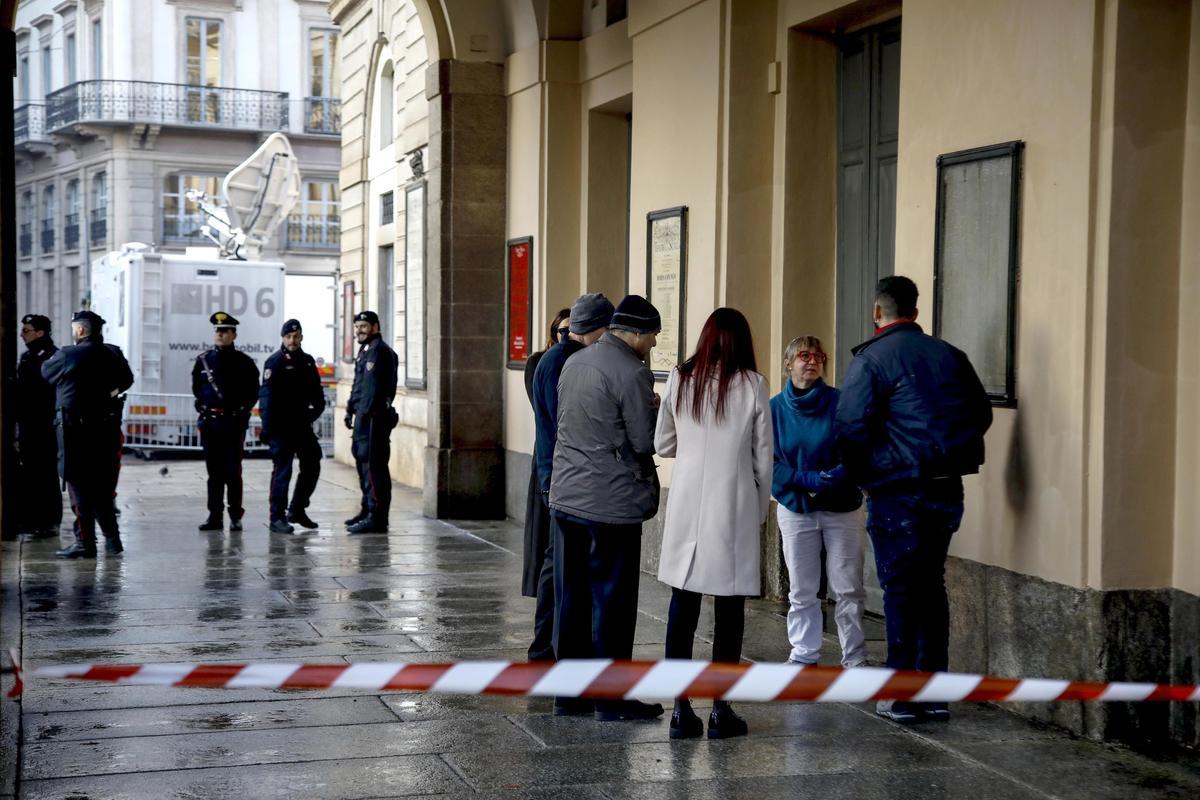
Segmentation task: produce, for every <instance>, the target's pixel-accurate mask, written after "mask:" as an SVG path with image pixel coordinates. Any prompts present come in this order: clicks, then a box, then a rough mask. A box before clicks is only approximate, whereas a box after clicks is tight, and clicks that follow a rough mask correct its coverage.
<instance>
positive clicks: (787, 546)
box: [778, 504, 867, 667]
mask: <svg viewBox="0 0 1200 800" xmlns="http://www.w3.org/2000/svg"><path fill="white" fill-rule="evenodd" d="M778 508H779V512H778V519H779V532H780V535H781V536H782V538H783V560H784V562H785V563H786V564H787V568H788V578H789V579H790V580H791V585H792V591H791V593H790V594H789V595H788V599H789V600H791V605H792V607H791V608H790V609H789V610H788V625H787V627H788V639H789V640H790V641H791V643H792V656H791V658H792V660H793V661H799V662H801V663H803V664H815V663H816V662H817V659H818V657H819V656H820V655H821V632H822V628H823V627H824V625H823V620H822V615H821V603H820V601H819V600H817V590H818V589H819V588H820V586H821V545H822V544H823V545H824V546H825V572H826V575H827V580H828V589H829V594H831V595H833V596H835V597H836V598H837V605H836V606H835V608H834V615H833V616H834V620H836V622H837V629H838V639H839V640H840V641H841V644H842V666H846V667H853V666H859V665H861V664H863V663H864V662H865V661H866V660H867V644H866V635H865V634H864V633H863V604H864V601H865V599H866V591H865V590H864V589H863V547H864V543H865V538H866V523H865V520H866V516H865V515H864V514H863V510H862V509H861V508H860V509H858V510H856V511H846V512H835V511H815V512H813V513H811V514H797V513H796V512H794V511H791V510H790V509H788V508H785V507H784V506H783V504H779V505H778Z"/></svg>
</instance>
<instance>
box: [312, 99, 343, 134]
mask: <svg viewBox="0 0 1200 800" xmlns="http://www.w3.org/2000/svg"><path fill="white" fill-rule="evenodd" d="M304 132H305V133H327V134H330V135H332V136H336V135H338V134H340V133H341V132H342V101H341V100H340V99H339V98H337V97H306V98H304Z"/></svg>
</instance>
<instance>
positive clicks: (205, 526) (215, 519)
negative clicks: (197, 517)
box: [199, 514, 225, 531]
mask: <svg viewBox="0 0 1200 800" xmlns="http://www.w3.org/2000/svg"><path fill="white" fill-rule="evenodd" d="M224 528H225V524H224V523H222V522H221V518H220V517H219V516H215V515H212V514H210V515H209V517H208V519H206V520H204V522H201V523H200V526H199V530H202V531H219V530H224Z"/></svg>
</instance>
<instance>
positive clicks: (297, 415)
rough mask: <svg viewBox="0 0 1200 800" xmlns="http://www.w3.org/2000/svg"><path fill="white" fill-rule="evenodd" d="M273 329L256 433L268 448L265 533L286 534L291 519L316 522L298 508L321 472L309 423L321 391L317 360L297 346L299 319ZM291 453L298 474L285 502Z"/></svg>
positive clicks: (321, 405) (320, 403)
mask: <svg viewBox="0 0 1200 800" xmlns="http://www.w3.org/2000/svg"><path fill="white" fill-rule="evenodd" d="M279 334H280V335H281V336H282V337H283V347H281V348H280V349H279V350H278V351H276V352H275V353H273V354H272V355H271V357H270V358H268V359H267V363H266V365H265V366H264V367H263V380H262V388H261V389H259V391H258V415H259V418H260V419H262V434H261V438H262V440H263V441H264V442H266V443H267V446H268V447H270V448H271V461H272V462H273V464H274V466H273V468H272V470H271V532H272V533H292V532H293V531H295V528H293V527H292V524H291V523H293V522H294V523H296V524H297V525H301V526H303V527H305V528H309V529H312V528H315V527H317V523H315V522H313V521H312V520H311V519H309V517H308V514H307V513H305V511H304V509H306V508H307V507H308V499H309V498H310V497H312V493H313V490H314V489H316V488H317V478H318V477H320V475H321V443H320V442H319V441H317V434H316V433H314V432H313V423H314V422H316V421H317V420H318V419H319V418H320V417H321V412H322V411H324V410H325V390H324V389H322V388H321V373H320V372H318V371H317V362H316V361H315V360H314V359H313V357H312V356H310V355H309V354H308V353H306V352H304V351H303V350H302V349H300V344H301V342H303V341H304V331H303V330H302V329H301V327H300V322H299V320H294V319H289V320H288V321H287V322H285V323H283V328H282V330H280V332H279ZM293 457H295V458H299V459H300V477H299V478H297V479H296V493H295V494H294V495H292V504H291V506H288V485H289V484H290V483H291V481H292V458H293Z"/></svg>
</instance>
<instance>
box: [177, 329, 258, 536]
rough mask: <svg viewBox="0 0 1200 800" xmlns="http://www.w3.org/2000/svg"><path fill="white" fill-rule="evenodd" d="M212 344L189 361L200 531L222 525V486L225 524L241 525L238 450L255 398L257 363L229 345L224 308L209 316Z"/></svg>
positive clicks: (231, 333)
mask: <svg viewBox="0 0 1200 800" xmlns="http://www.w3.org/2000/svg"><path fill="white" fill-rule="evenodd" d="M209 322H211V323H212V325H213V344H214V347H213V348H212V349H211V350H207V351H205V352H203V353H201V354H200V355H199V356H197V357H196V363H195V365H194V366H193V367H192V395H193V396H195V398H196V411H197V412H198V413H199V415H200V419H199V423H198V424H199V427H200V446H201V447H202V448H204V466H205V468H206V469H207V470H208V519H206V520H205V521H204V522H203V523H201V524H200V530H202V531H219V530H221V529H222V528H223V527H224V524H223V522H222V512H223V511H224V510H225V505H224V503H225V500H226V491H227V490H228V501H229V530H231V531H240V530H241V529H242V516H243V514H245V509H243V508H242V454H243V452H244V450H245V446H246V429H247V428H248V427H249V426H250V411H251V409H253V408H254V404H255V403H256V402H258V366H257V365H256V364H255V363H254V359H253V358H251V357H250V356H248V355H246V354H245V353H243V352H241V351H239V350H238V349H237V348H236V347H234V344H233V343H234V342H235V341H236V340H237V326H238V321H237V319H235V318H234V317H233V316H231V315H230V314H226V313H225V312H224V311H218V312H217V313H215V314H213V315H212V316H211V317H210V318H209Z"/></svg>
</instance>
